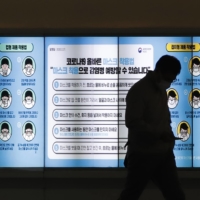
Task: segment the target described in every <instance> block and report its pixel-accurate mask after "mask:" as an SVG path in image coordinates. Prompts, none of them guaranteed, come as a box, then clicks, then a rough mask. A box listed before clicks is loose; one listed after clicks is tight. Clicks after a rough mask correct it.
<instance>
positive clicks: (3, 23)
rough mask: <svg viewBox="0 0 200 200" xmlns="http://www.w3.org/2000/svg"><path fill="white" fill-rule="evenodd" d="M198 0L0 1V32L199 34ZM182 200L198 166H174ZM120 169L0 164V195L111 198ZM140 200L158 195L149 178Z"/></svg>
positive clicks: (194, 188) (199, 173) (197, 180)
mask: <svg viewBox="0 0 200 200" xmlns="http://www.w3.org/2000/svg"><path fill="white" fill-rule="evenodd" d="M199 19H200V1H199V0H190V1H186V0H184V1H181V0H168V1H164V0H149V1H148V0H123V1H116V0H54V1H53V0H1V1H0V36H87V35H88V36H92V35H94V36H98V35H99V36H109V35H110V36H127V35H130V36H134V35H138V36H143V35H144V36H168V35H169V36H179V35H180V36H184V35H187V36H195V35H197V36H200V23H199ZM179 175H180V178H181V182H182V185H183V188H184V190H185V192H186V196H187V199H189V200H198V199H199V197H200V190H199V189H200V170H199V169H179ZM125 176H126V171H125V170H124V169H107V168H102V169H99V168H95V169H94V168H92V169H91V168H88V169H84V168H81V169H46V168H45V169H32V168H29V169H0V198H1V199H4V200H7V199H9V200H10V199H12V200H13V199H15V200H16V199H17V200H18V199H20V200H25V199H29V200H32V199H34V200H35V199H37V200H42V199H46V200H53V199H60V200H61V199H66V200H68V199H69V200H116V199H117V198H118V195H119V193H120V191H121V189H122V188H123V184H124V181H125ZM141 200H163V197H162V195H161V193H160V192H159V190H158V189H157V188H156V187H155V186H154V185H153V184H152V183H151V182H150V183H149V185H148V186H147V189H146V190H145V191H144V193H143V195H142V197H141Z"/></svg>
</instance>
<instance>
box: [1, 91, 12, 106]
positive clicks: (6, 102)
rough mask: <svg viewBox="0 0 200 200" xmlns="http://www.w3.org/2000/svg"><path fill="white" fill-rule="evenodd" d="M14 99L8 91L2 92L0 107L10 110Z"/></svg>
mask: <svg viewBox="0 0 200 200" xmlns="http://www.w3.org/2000/svg"><path fill="white" fill-rule="evenodd" d="M11 101H12V98H11V95H10V94H9V92H8V91H7V90H3V91H2V92H1V99H0V106H1V107H2V108H8V107H9V106H10V104H11Z"/></svg>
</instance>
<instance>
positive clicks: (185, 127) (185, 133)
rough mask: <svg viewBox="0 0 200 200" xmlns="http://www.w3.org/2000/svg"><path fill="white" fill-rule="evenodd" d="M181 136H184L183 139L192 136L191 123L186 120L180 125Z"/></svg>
mask: <svg viewBox="0 0 200 200" xmlns="http://www.w3.org/2000/svg"><path fill="white" fill-rule="evenodd" d="M178 137H179V138H182V139H181V140H182V141H186V140H188V138H189V137H190V133H189V125H188V124H187V123H186V122H183V123H182V124H181V125H180V127H179V134H178Z"/></svg>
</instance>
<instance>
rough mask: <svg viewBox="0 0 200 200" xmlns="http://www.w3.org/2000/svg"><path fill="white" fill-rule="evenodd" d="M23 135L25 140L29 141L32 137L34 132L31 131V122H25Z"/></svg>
mask: <svg viewBox="0 0 200 200" xmlns="http://www.w3.org/2000/svg"><path fill="white" fill-rule="evenodd" d="M23 137H24V139H25V140H26V141H31V140H33V139H34V137H35V133H34V131H33V125H32V124H31V123H26V125H25V128H24V133H23Z"/></svg>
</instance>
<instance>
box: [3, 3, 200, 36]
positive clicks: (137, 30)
mask: <svg viewBox="0 0 200 200" xmlns="http://www.w3.org/2000/svg"><path fill="white" fill-rule="evenodd" d="M199 8H200V1H199V0H190V1H181V0H168V1H164V0H151V1H148V0H122V1H116V0H56V1H55V0H28V1H27V0H17V1H16V0H4V1H1V3H0V9H1V17H0V34H1V35H2V34H11V35H16V34H19V35H20V34H21V35H26V34H29V35H35V34H38V35H41V34H43V35H45V34H48V35H59V34H60V35H70V34H72V35H80V34H82V35H84V34H90V35H92V34H96V35H98V34H99V35H103V34H111V35H112V34H115V35H116V34H117V35H120V34H122V35H124V34H125V35H126V34H139V35H142V34H144V35H150V34H152V35H160V34H161V35H166V34H177V35H183V34H187V35H188V34H191V33H192V34H197V35H198V34H200V23H199V22H198V20H199Z"/></svg>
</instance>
